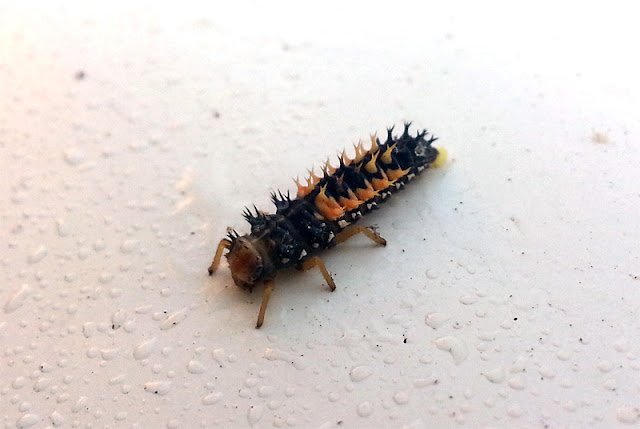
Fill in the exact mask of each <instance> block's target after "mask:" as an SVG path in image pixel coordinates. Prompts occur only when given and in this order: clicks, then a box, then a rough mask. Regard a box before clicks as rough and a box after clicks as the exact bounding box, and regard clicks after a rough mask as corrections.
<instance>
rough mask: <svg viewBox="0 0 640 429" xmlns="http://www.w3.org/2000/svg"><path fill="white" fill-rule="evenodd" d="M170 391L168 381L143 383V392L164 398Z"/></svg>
mask: <svg viewBox="0 0 640 429" xmlns="http://www.w3.org/2000/svg"><path fill="white" fill-rule="evenodd" d="M170 389H171V382H170V381H150V382H148V383H145V385H144V390H145V391H146V392H149V393H153V394H155V395H160V396H164V395H166V394H167V393H169V390H170Z"/></svg>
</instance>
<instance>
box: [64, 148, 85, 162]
mask: <svg viewBox="0 0 640 429" xmlns="http://www.w3.org/2000/svg"><path fill="white" fill-rule="evenodd" d="M63 156H64V160H65V162H66V163H67V164H69V165H73V166H76V165H79V164H81V163H82V162H83V161H84V159H85V156H84V153H83V152H82V151H81V150H80V149H78V148H69V149H66V150H65V151H64V152H63Z"/></svg>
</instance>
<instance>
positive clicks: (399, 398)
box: [393, 392, 409, 405]
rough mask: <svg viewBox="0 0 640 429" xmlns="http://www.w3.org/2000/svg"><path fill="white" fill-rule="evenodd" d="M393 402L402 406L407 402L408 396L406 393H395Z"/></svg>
mask: <svg viewBox="0 0 640 429" xmlns="http://www.w3.org/2000/svg"><path fill="white" fill-rule="evenodd" d="M393 401H394V402H395V403H396V404H398V405H404V404H407V403H408V402H409V395H408V394H407V393H406V392H396V393H394V394H393Z"/></svg>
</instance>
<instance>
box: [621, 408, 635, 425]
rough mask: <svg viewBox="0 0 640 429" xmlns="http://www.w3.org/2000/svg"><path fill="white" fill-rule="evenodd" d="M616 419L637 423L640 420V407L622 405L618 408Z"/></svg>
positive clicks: (627, 422) (622, 421)
mask: <svg viewBox="0 0 640 429" xmlns="http://www.w3.org/2000/svg"><path fill="white" fill-rule="evenodd" d="M616 419H618V421H619V422H620V423H626V424H634V423H637V422H638V420H640V409H638V408H636V407H620V408H618V409H617V410H616Z"/></svg>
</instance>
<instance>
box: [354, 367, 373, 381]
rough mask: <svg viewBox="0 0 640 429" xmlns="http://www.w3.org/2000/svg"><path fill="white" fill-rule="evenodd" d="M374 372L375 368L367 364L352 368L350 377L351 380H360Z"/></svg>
mask: <svg viewBox="0 0 640 429" xmlns="http://www.w3.org/2000/svg"><path fill="white" fill-rule="evenodd" d="M372 373H373V370H372V369H371V368H370V367H368V366H366V365H362V366H356V367H353V368H352V369H351V372H350V373H349V377H351V381H353V382H359V381H362V380H364V379H366V378H368V377H369V376H370V375H371V374H372Z"/></svg>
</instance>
